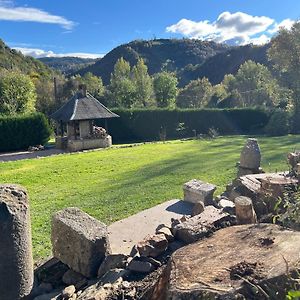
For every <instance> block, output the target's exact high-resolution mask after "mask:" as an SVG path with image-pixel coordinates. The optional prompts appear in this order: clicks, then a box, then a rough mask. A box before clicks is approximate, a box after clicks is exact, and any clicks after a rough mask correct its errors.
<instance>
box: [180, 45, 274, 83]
mask: <svg viewBox="0 0 300 300" xmlns="http://www.w3.org/2000/svg"><path fill="white" fill-rule="evenodd" d="M269 47H270V44H267V45H264V46H253V45H246V46H240V47H232V48H230V49H228V50H227V51H225V52H222V53H219V54H216V55H215V56H213V57H210V58H208V59H207V60H206V61H205V62H204V63H203V64H199V65H196V66H191V65H189V66H186V67H185V68H184V69H182V70H181V71H179V74H178V76H179V80H180V86H184V85H186V84H188V83H189V82H190V81H191V80H195V79H197V78H202V77H207V78H208V79H209V81H210V82H211V83H212V84H218V83H220V82H221V81H222V80H223V78H224V76H225V75H226V74H234V75H235V74H236V72H237V71H238V69H239V67H240V66H241V65H242V64H243V63H245V62H246V61H247V60H252V61H254V62H256V63H260V64H263V65H265V66H269V64H270V62H269V61H268V58H267V50H268V48H269Z"/></svg>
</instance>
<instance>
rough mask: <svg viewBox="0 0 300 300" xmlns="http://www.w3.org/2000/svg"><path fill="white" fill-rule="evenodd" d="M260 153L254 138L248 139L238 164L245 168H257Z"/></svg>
mask: <svg viewBox="0 0 300 300" xmlns="http://www.w3.org/2000/svg"><path fill="white" fill-rule="evenodd" d="M260 161H261V154H260V149H259V145H258V143H257V140H256V139H248V140H247V142H246V144H245V146H244V148H243V150H242V152H241V157H240V166H241V167H242V168H246V169H259V167H260Z"/></svg>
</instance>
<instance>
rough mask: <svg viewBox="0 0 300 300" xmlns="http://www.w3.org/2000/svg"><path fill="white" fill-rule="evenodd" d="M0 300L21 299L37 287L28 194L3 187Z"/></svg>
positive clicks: (0, 191) (0, 201)
mask: <svg viewBox="0 0 300 300" xmlns="http://www.w3.org/2000/svg"><path fill="white" fill-rule="evenodd" d="M0 224H1V225H0V245H1V246H0V297H1V298H2V299H5V300H14V299H21V298H23V297H25V296H27V295H29V294H30V292H31V289H32V287H33V278H34V276H33V259H32V246H31V225H30V212H29V199H28V195H27V191H26V190H25V189H24V188H23V187H21V186H17V185H0Z"/></svg>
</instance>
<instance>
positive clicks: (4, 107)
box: [0, 71, 37, 114]
mask: <svg viewBox="0 0 300 300" xmlns="http://www.w3.org/2000/svg"><path fill="white" fill-rule="evenodd" d="M36 97H37V96H36V90H35V86H34V84H33V82H32V81H31V79H30V77H29V76H27V75H24V74H21V73H19V72H15V71H11V72H4V73H2V74H1V75H0V113H4V114H18V113H28V112H33V111H35V102H36Z"/></svg>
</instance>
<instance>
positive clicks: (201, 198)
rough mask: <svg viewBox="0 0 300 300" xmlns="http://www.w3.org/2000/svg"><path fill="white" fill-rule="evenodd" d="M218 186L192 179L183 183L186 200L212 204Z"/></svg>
mask: <svg viewBox="0 0 300 300" xmlns="http://www.w3.org/2000/svg"><path fill="white" fill-rule="evenodd" d="M215 190H216V186H215V185H213V184H210V183H205V182H203V181H201V180H197V179H192V180H190V181H189V182H186V183H185V184H184V185H183V193H184V200H185V201H187V202H191V203H197V202H202V203H204V204H205V205H208V204H211V202H212V201H213V194H214V192H215Z"/></svg>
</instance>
